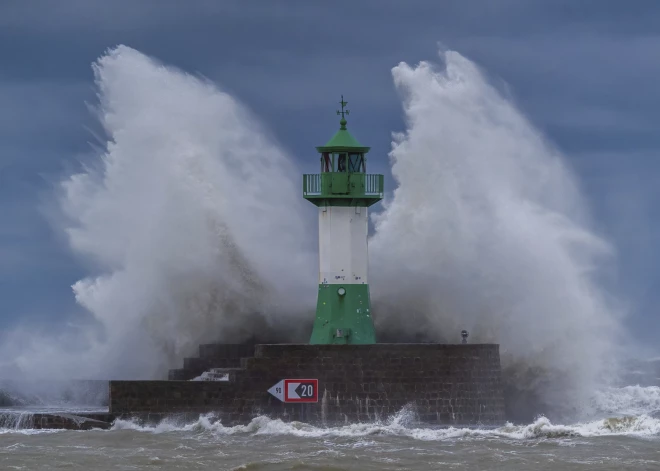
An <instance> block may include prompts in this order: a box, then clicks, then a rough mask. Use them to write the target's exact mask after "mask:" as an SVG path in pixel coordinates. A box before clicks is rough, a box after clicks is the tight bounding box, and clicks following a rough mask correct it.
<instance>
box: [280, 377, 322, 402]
mask: <svg viewBox="0 0 660 471" xmlns="http://www.w3.org/2000/svg"><path fill="white" fill-rule="evenodd" d="M268 392H269V393H270V394H272V395H273V396H275V397H276V398H278V399H279V400H280V401H282V402H319V380H318V379H283V380H281V381H280V382H279V383H277V384H275V385H274V386H273V387H272V388H270V389H269V390H268Z"/></svg>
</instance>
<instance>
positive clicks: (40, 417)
mask: <svg viewBox="0 0 660 471" xmlns="http://www.w3.org/2000/svg"><path fill="white" fill-rule="evenodd" d="M114 420H115V417H114V416H113V415H111V414H109V413H107V412H77V413H72V412H30V411H20V410H16V411H0V429H13V430H21V429H39V430H40V429H67V430H91V429H94V428H97V429H108V428H110V427H111V426H112V423H113V422H114Z"/></svg>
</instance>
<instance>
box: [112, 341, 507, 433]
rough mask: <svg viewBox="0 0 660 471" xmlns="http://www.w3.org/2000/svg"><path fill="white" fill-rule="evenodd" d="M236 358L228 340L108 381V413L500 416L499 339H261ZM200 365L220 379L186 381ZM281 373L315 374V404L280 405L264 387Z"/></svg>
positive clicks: (236, 418)
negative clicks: (147, 376) (158, 376)
mask: <svg viewBox="0 0 660 471" xmlns="http://www.w3.org/2000/svg"><path fill="white" fill-rule="evenodd" d="M223 354H224V355H225V357H224V358H222V356H223ZM245 354H246V351H243V350H242V349H241V348H238V347H236V346H226V345H225V346H223V345H218V346H208V345H207V346H201V347H200V357H199V358H196V359H186V360H185V361H184V368H183V369H181V370H173V371H171V372H170V378H171V379H170V380H168V381H111V382H110V400H109V402H110V413H111V414H114V415H116V416H127V415H138V416H148V415H155V416H159V415H162V414H199V413H208V412H213V413H216V414H217V415H218V417H219V418H220V420H222V422H223V423H224V424H227V425H233V424H244V423H248V422H249V421H250V420H251V419H253V418H254V417H255V416H257V415H268V416H270V417H274V418H281V419H283V420H297V421H304V422H309V423H322V424H329V425H331V424H343V423H347V422H366V421H373V420H378V419H385V418H387V417H388V416H392V415H394V414H396V413H397V412H399V411H400V410H401V409H403V408H404V407H410V408H411V410H412V411H413V412H414V413H415V414H416V416H417V418H418V419H419V421H420V422H423V423H429V424H435V425H468V426H469V425H498V424H501V423H503V422H504V419H505V417H504V397H503V390H502V379H501V369H500V357H499V346H498V345H493V344H465V345H462V344H461V345H449V344H375V345H294V344H266V345H256V346H255V347H254V351H253V354H252V355H250V356H243V355H245ZM238 356H240V358H238ZM208 368H215V369H216V371H218V372H224V373H225V381H188V380H190V379H192V378H194V377H197V376H199V374H201V373H202V371H203V370H204V369H208ZM289 378H291V379H296V378H298V379H302V378H304V379H314V380H317V381H318V402H316V403H305V404H298V403H294V404H292V403H286V402H282V401H281V400H279V399H278V398H276V397H274V396H273V395H271V394H269V393H268V390H269V389H270V388H271V387H273V385H275V384H276V383H278V382H279V381H281V380H284V379H289Z"/></svg>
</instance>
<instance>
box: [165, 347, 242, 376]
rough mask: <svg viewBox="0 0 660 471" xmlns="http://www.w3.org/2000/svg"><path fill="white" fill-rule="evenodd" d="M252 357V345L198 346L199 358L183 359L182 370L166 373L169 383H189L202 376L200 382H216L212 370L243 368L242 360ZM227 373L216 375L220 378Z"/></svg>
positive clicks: (230, 370)
mask: <svg viewBox="0 0 660 471" xmlns="http://www.w3.org/2000/svg"><path fill="white" fill-rule="evenodd" d="M253 356H254V345H253V344H204V345H200V346H199V356H198V357H190V358H184V359H183V368H177V369H172V370H170V371H169V373H168V380H170V381H189V380H192V379H196V378H199V377H200V376H202V375H204V379H200V380H201V381H218V380H219V379H217V378H216V376H215V375H214V374H213V373H210V372H211V371H213V370H220V369H222V370H228V372H229V373H231V372H232V371H233V370H237V369H241V368H244V366H245V365H244V363H245V362H244V361H243V360H244V359H245V358H246V357H253ZM205 373H206V374H205ZM224 374H227V372H223V373H218V375H220V377H222V375H224ZM207 378H209V379H207Z"/></svg>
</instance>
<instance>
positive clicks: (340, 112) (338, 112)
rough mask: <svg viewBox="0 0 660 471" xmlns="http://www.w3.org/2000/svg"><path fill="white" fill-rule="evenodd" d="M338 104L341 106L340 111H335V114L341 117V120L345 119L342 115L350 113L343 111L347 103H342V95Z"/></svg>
mask: <svg viewBox="0 0 660 471" xmlns="http://www.w3.org/2000/svg"><path fill="white" fill-rule="evenodd" d="M339 104H340V105H341V111H339V110H337V114H338V115H341V119H345V118H344V113H346V114H351V113H350V111H348V110H345V109H344V107H345V106H346V105H348V102H347V101H344V95H342V96H341V101H340V102H339Z"/></svg>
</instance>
